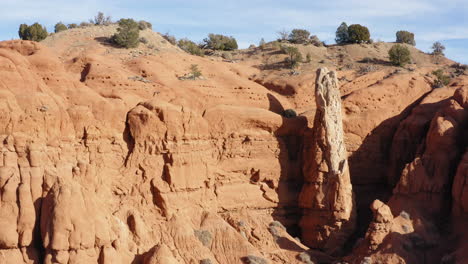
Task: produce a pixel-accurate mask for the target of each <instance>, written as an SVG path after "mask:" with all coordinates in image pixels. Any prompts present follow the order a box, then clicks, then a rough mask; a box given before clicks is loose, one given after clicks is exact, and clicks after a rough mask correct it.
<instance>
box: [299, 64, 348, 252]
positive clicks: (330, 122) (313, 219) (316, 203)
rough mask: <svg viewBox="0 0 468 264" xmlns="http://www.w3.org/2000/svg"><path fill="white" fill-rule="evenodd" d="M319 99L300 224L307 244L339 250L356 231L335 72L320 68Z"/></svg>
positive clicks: (307, 157)
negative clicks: (354, 230)
mask: <svg viewBox="0 0 468 264" xmlns="http://www.w3.org/2000/svg"><path fill="white" fill-rule="evenodd" d="M315 98H316V104H317V111H316V114H315V120H314V127H313V137H312V139H311V142H310V143H305V144H306V145H305V148H304V151H305V154H304V170H303V171H304V185H303V187H302V191H301V194H300V198H299V206H300V207H301V208H302V209H303V211H302V218H301V221H300V227H301V230H302V239H303V241H304V242H305V243H306V245H308V246H309V247H312V248H321V249H324V250H325V251H326V252H328V253H337V252H339V251H340V249H341V247H342V246H343V244H344V243H345V241H346V239H347V238H348V237H349V235H350V234H351V233H352V232H353V229H354V224H355V222H354V221H355V206H354V197H353V191H352V186H351V178H350V174H349V167H348V159H347V158H348V157H347V153H346V148H345V144H344V136H343V124H342V114H341V97H340V91H339V86H338V80H337V77H336V73H335V72H333V71H332V72H329V71H328V70H327V69H326V68H322V69H320V70H318V72H317V82H316V88H315Z"/></svg>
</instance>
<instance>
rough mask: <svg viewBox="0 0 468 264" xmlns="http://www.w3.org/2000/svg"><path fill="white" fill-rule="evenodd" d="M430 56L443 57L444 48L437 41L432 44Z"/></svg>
mask: <svg viewBox="0 0 468 264" xmlns="http://www.w3.org/2000/svg"><path fill="white" fill-rule="evenodd" d="M431 49H432V55H436V56H444V55H445V54H444V50H445V46H444V45H442V43H440V42H439V41H436V42H434V44H432V47H431Z"/></svg>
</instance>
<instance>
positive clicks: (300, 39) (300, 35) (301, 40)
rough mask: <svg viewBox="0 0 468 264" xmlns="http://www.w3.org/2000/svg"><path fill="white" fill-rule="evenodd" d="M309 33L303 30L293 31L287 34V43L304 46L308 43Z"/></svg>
mask: <svg viewBox="0 0 468 264" xmlns="http://www.w3.org/2000/svg"><path fill="white" fill-rule="evenodd" d="M309 36H310V32H309V31H307V30H305V29H297V28H296V29H293V30H292V31H291V34H289V41H290V42H291V43H296V44H305V43H307V42H308V40H309Z"/></svg>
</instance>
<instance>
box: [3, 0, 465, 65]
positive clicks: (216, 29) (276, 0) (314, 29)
mask: <svg viewBox="0 0 468 264" xmlns="http://www.w3.org/2000/svg"><path fill="white" fill-rule="evenodd" d="M0 7H1V10H0V40H10V39H16V38H18V33H17V32H18V27H19V25H20V24H22V23H27V24H32V23H34V22H39V23H41V24H43V25H45V26H46V27H47V29H48V30H49V31H52V30H53V27H54V25H55V23H57V22H59V21H62V22H63V23H65V24H69V23H80V22H82V21H87V20H89V19H90V18H92V17H94V15H96V14H97V12H98V11H102V12H104V13H105V14H108V15H110V16H112V18H113V19H114V20H118V19H120V18H133V19H136V20H147V21H149V22H151V23H152V24H153V29H154V30H155V31H158V32H161V33H167V32H168V33H170V34H172V35H174V36H176V37H177V38H184V37H187V38H189V39H192V40H194V41H196V42H199V41H202V40H203V39H204V38H205V37H206V36H207V35H208V33H219V34H225V35H230V36H234V37H235V38H236V39H237V41H238V43H239V46H240V47H241V48H246V47H248V46H249V45H250V44H256V45H257V44H258V42H259V41H260V39H261V38H264V39H265V40H266V41H271V40H275V39H276V38H277V32H278V31H280V30H283V29H285V30H291V29H294V28H304V29H307V30H309V31H310V32H311V33H312V34H313V35H317V36H318V37H319V38H320V39H321V40H324V41H325V42H326V43H329V44H331V43H334V38H335V31H336V28H337V27H338V26H339V25H340V24H341V22H343V21H344V22H346V23H347V24H348V25H350V24H361V25H365V26H367V27H368V28H369V30H370V32H371V38H372V39H374V40H375V41H377V40H382V41H395V32H396V31H398V30H408V31H411V32H413V33H414V34H415V38H416V44H417V45H416V46H417V47H418V48H419V49H421V50H423V51H427V52H428V51H430V47H431V46H432V43H434V42H435V41H440V42H442V44H444V45H445V47H446V52H445V54H446V56H447V57H448V58H450V59H453V60H455V61H457V62H461V63H465V64H468V0H387V1H379V0H281V1H280V0H269V1H267V0H236V1H229V0H224V1H222V0H218V1H214V0H195V1H194V0H166V1H162V0H138V1H135V0H80V1H76V0H0Z"/></svg>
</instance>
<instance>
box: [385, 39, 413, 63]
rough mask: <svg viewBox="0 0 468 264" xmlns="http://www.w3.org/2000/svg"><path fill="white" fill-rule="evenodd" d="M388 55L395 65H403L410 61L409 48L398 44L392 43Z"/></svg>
mask: <svg viewBox="0 0 468 264" xmlns="http://www.w3.org/2000/svg"><path fill="white" fill-rule="evenodd" d="M388 56H389V57H390V62H391V63H392V64H393V65H396V66H401V67H403V66H405V65H406V64H408V63H410V62H411V52H410V50H409V49H408V48H407V47H405V46H403V45H400V44H396V45H394V46H393V47H392V48H391V49H390V50H389V51H388Z"/></svg>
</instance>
